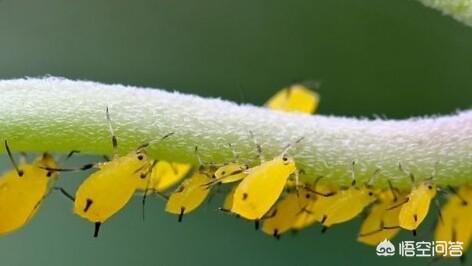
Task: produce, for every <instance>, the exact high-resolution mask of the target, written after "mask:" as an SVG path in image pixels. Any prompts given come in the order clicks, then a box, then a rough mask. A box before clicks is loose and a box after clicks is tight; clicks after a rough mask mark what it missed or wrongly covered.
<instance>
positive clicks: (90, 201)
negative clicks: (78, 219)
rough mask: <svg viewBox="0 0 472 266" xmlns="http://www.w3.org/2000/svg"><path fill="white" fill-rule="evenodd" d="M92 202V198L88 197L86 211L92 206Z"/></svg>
mask: <svg viewBox="0 0 472 266" xmlns="http://www.w3.org/2000/svg"><path fill="white" fill-rule="evenodd" d="M92 203H93V200H92V199H87V201H86V202H85V208H84V212H87V211H88V210H89V209H90V206H92Z"/></svg>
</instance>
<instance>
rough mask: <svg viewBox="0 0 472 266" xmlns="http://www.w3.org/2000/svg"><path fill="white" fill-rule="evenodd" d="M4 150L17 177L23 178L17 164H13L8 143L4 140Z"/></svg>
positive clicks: (13, 160)
mask: <svg viewBox="0 0 472 266" xmlns="http://www.w3.org/2000/svg"><path fill="white" fill-rule="evenodd" d="M5 149H6V150H7V154H8V158H10V162H11V164H12V165H13V167H14V168H15V171H16V173H17V174H18V176H19V177H21V176H23V174H24V172H23V170H21V169H20V168H18V164H17V163H16V162H15V159H14V158H13V155H12V154H11V150H10V147H9V146H8V141H7V140H5Z"/></svg>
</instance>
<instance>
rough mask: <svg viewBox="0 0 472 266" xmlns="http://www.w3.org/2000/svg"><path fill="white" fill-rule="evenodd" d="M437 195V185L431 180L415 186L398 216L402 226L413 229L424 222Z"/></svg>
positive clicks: (414, 231) (414, 230)
mask: <svg viewBox="0 0 472 266" xmlns="http://www.w3.org/2000/svg"><path fill="white" fill-rule="evenodd" d="M435 196H436V186H435V185H433V184H431V183H430V182H423V183H421V184H420V185H418V186H416V187H414V188H413V189H412V191H411V192H410V194H409V195H408V197H407V201H406V202H405V203H404V204H403V205H402V206H401V210H400V213H399V216H398V219H399V225H400V227H401V228H404V229H406V230H410V231H413V233H414V234H415V233H416V229H417V228H418V226H419V225H420V224H421V223H422V222H423V220H424V218H425V217H426V215H427V214H428V211H429V205H430V203H431V200H433V198H434V197H435Z"/></svg>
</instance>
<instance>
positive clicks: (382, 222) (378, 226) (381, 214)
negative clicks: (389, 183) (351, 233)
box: [357, 191, 405, 246]
mask: <svg viewBox="0 0 472 266" xmlns="http://www.w3.org/2000/svg"><path fill="white" fill-rule="evenodd" d="M393 193H394V192H392V191H383V192H381V193H380V194H379V196H378V200H379V201H378V203H375V204H374V206H372V209H371V210H370V212H369V215H368V216H367V217H366V218H365V219H364V221H363V222H362V225H361V229H360V232H359V237H358V238H357V240H358V241H359V242H362V243H364V244H367V245H371V246H376V245H378V244H379V243H380V242H381V241H383V240H385V239H392V238H393V237H394V236H395V235H396V234H397V233H398V232H399V231H400V227H399V226H398V223H399V222H398V215H399V213H400V208H393V209H390V207H392V206H394V205H395V204H397V203H398V202H402V201H404V200H405V196H397V195H395V194H393Z"/></svg>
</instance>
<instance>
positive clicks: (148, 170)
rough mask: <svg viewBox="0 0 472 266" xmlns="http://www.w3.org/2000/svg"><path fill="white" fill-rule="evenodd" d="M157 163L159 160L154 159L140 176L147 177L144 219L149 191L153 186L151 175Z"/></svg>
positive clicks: (143, 203) (143, 207)
mask: <svg viewBox="0 0 472 266" xmlns="http://www.w3.org/2000/svg"><path fill="white" fill-rule="evenodd" d="M156 164H157V160H153V161H152V163H151V165H150V166H149V168H148V169H147V171H146V172H145V173H142V174H141V176H140V177H141V178H147V179H146V188H145V189H144V194H143V199H142V213H143V221H144V218H145V212H146V198H147V195H148V192H149V187H150V186H151V176H150V175H151V173H152V170H153V169H154V167H155V166H156Z"/></svg>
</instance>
